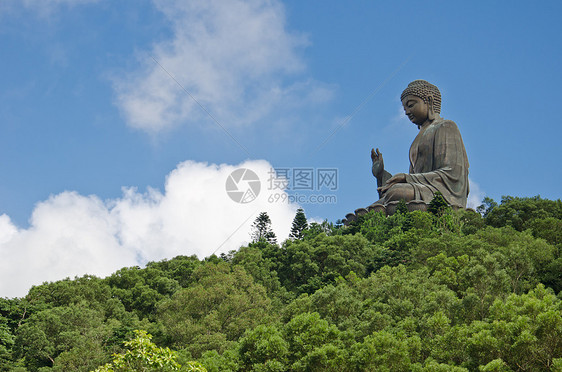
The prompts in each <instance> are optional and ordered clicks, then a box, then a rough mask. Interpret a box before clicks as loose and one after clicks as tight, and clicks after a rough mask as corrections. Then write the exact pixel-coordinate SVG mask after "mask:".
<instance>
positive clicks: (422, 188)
mask: <svg viewBox="0 0 562 372" xmlns="http://www.w3.org/2000/svg"><path fill="white" fill-rule="evenodd" d="M400 99H401V101H402V106H403V107H404V112H405V114H406V116H407V117H408V119H410V121H411V122H412V123H414V124H415V125H417V126H418V129H419V133H418V135H417V136H416V138H415V139H414V142H413V143H412V145H411V146H410V154H409V155H410V170H409V172H408V173H396V174H395V175H391V174H390V173H389V172H388V171H386V170H385V169H384V161H383V157H382V154H381V152H380V151H379V149H378V148H377V149H376V150H375V149H372V150H371V160H372V163H373V166H372V172H373V176H374V177H375V178H376V180H377V191H378V195H379V200H377V201H376V202H374V203H373V204H371V205H370V206H369V207H367V208H359V209H357V210H356V211H355V213H349V214H348V215H347V216H346V220H344V223H346V224H348V223H349V222H351V221H353V220H355V219H356V217H357V215H361V214H364V213H367V211H370V210H375V211H382V212H385V213H386V214H387V215H391V214H393V213H394V212H395V211H396V206H397V204H398V203H399V202H400V200H404V201H405V202H406V205H407V207H408V210H409V211H413V210H427V207H428V205H429V203H430V202H431V200H432V199H433V197H434V195H435V193H436V192H438V191H439V192H440V193H441V194H442V195H443V198H444V199H445V201H446V202H447V203H448V204H449V205H450V206H451V207H452V208H454V209H458V208H466V200H467V196H468V191H469V189H468V158H467V156H466V151H465V148H464V144H463V141H462V137H461V134H460V132H459V129H458V127H457V125H456V124H455V123H454V122H453V121H451V120H445V119H442V118H441V117H440V116H439V114H440V113H441V93H440V92H439V89H438V88H437V87H436V86H435V85H433V84H430V83H428V82H427V81H425V80H415V81H413V82H411V83H410V84H408V87H407V88H406V89H405V90H404V91H403V92H402V95H401V97H400Z"/></svg>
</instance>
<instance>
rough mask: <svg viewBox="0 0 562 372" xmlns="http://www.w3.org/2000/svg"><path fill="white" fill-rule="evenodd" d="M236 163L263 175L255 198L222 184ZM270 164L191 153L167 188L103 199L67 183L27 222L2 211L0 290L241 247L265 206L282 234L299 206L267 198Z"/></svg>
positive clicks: (16, 291) (7, 292) (2, 293)
mask: <svg viewBox="0 0 562 372" xmlns="http://www.w3.org/2000/svg"><path fill="white" fill-rule="evenodd" d="M238 168H248V169H251V170H253V171H254V172H255V173H256V174H257V175H258V176H259V178H260V181H261V185H262V187H261V192H260V194H259V195H258V197H257V198H256V199H255V200H254V201H252V202H250V203H246V204H239V203H236V202H234V201H233V200H231V199H230V198H229V196H228V195H227V193H226V191H225V182H226V179H227V177H228V176H229V174H230V173H231V172H233V171H234V170H235V169H238ZM271 168H272V167H271V165H270V164H269V163H268V162H266V161H247V162H244V163H242V164H240V165H226V164H222V165H215V164H205V163H196V162H192V161H186V162H183V163H181V164H179V165H178V166H177V167H176V169H174V170H173V171H172V172H171V173H170V174H168V176H167V179H166V183H165V189H164V191H163V192H160V191H159V190H155V189H149V190H148V191H146V192H144V193H140V192H139V191H138V190H136V189H135V188H124V189H123V195H122V197H120V198H117V199H112V200H106V201H103V200H101V199H100V198H98V197H97V196H94V195H90V196H84V195H80V194H78V193H76V192H72V191H66V192H63V193H60V194H58V195H54V196H52V197H50V198H49V199H48V200H46V201H43V202H40V203H39V204H38V205H37V206H36V208H35V210H34V211H33V214H32V216H31V219H30V227H29V228H27V229H20V228H18V227H17V226H15V225H14V224H13V223H12V222H11V220H10V218H9V217H8V216H7V215H1V216H0V256H1V257H2V260H1V261H0V297H16V296H24V295H25V294H26V293H27V291H28V290H29V288H30V287H31V286H32V285H38V284H41V283H42V282H44V281H55V280H60V279H63V278H65V277H74V276H82V275H85V274H91V275H97V276H106V275H109V274H111V273H112V272H114V271H116V270H118V269H120V268H122V267H125V266H134V265H142V264H144V263H146V262H147V261H157V260H162V259H164V258H172V257H175V256H177V255H193V254H195V255H197V256H198V257H200V258H203V257H206V256H208V255H210V254H212V253H216V254H219V253H221V252H227V251H229V250H232V249H238V248H239V247H240V246H241V245H244V244H245V243H247V242H248V241H249V240H250V235H249V233H250V231H251V224H252V223H253V222H254V220H255V218H256V217H257V215H258V214H259V213H260V212H263V211H266V212H267V213H268V215H269V216H270V218H271V220H272V225H273V229H274V231H275V233H276V234H277V236H278V238H279V240H280V241H282V240H284V239H285V238H286V237H287V236H288V234H289V230H290V226H291V222H292V219H293V218H294V215H295V212H296V209H297V207H298V206H296V205H292V204H288V203H281V202H278V203H270V202H268V196H269V195H270V194H268V193H270V192H271V191H269V190H267V187H266V186H267V179H268V172H269V171H270V170H271ZM279 191H280V190H275V192H279ZM281 192H282V190H281Z"/></svg>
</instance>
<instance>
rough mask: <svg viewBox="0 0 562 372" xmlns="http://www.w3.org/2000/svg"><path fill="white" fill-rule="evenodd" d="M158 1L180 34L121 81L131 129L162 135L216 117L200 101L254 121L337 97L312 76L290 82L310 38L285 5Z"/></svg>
mask: <svg viewBox="0 0 562 372" xmlns="http://www.w3.org/2000/svg"><path fill="white" fill-rule="evenodd" d="M154 4H155V6H156V8H157V9H158V10H159V11H161V12H162V13H163V14H164V16H165V17H166V19H167V20H168V21H169V23H170V25H171V29H172V34H173V36H172V38H171V39H170V40H164V41H161V42H157V43H155V44H154V46H153V48H152V50H150V51H145V52H141V53H140V55H141V57H140V64H141V67H139V68H138V69H137V70H136V71H133V72H131V73H129V74H126V76H125V77H124V78H122V77H119V78H116V79H115V80H114V89H115V92H116V104H117V106H118V107H119V108H120V110H121V112H122V113H123V116H124V118H125V120H126V121H127V123H128V124H129V125H130V126H132V127H135V128H138V129H141V130H145V131H148V132H158V131H161V130H164V129H168V128H171V127H174V126H176V125H179V124H185V123H187V124H193V123H197V122H200V121H201V120H200V119H202V118H204V119H208V116H207V113H205V111H204V110H203V109H202V108H201V107H200V106H199V104H201V106H203V107H204V108H205V110H207V111H208V112H210V113H211V114H212V115H213V117H215V118H216V119H218V121H219V122H221V124H223V125H225V126H229V125H244V124H252V123H255V122H257V121H258V120H260V119H263V118H264V117H266V116H267V115H270V114H272V113H273V112H275V110H281V109H282V110H284V111H285V112H290V111H291V108H295V107H304V106H305V105H310V104H314V103H318V102H324V101H326V100H328V99H330V97H331V94H332V92H331V88H329V87H327V86H326V85H323V84H321V83H318V82H315V81H313V80H311V79H304V80H301V81H297V80H293V81H292V82H290V83H286V82H285V81H284V79H285V78H287V77H290V76H295V74H296V73H299V72H302V71H303V70H304V67H305V66H304V63H303V61H302V60H301V58H300V57H299V55H298V53H297V51H298V50H299V49H301V48H302V47H304V46H305V45H306V39H305V38H304V37H303V36H301V35H296V34H292V33H290V32H288V31H287V29H286V26H285V11H284V8H283V5H282V4H281V3H280V2H278V1H266V0H205V1H180V0H176V1H170V0H165V1H164V0H154ZM180 85H181V86H180ZM182 88H184V89H185V90H184V89H182Z"/></svg>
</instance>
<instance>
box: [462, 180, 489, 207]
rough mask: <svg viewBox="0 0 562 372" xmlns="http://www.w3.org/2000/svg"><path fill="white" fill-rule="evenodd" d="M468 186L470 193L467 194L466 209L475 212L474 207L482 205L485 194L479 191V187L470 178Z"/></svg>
mask: <svg viewBox="0 0 562 372" xmlns="http://www.w3.org/2000/svg"><path fill="white" fill-rule="evenodd" d="M468 185H469V187H470V193H469V194H468V200H467V202H466V207H467V208H472V209H474V210H476V207H478V206H479V205H480V204H482V199H484V197H485V196H486V193H484V191H482V190H480V186H479V185H478V184H477V183H476V182H474V181H473V180H471V179H470V178H469V179H468Z"/></svg>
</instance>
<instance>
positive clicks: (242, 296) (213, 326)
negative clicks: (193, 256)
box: [158, 261, 271, 357]
mask: <svg viewBox="0 0 562 372" xmlns="http://www.w3.org/2000/svg"><path fill="white" fill-rule="evenodd" d="M193 276H194V279H195V282H194V283H193V285H191V286H190V287H188V288H185V289H182V290H179V291H177V292H176V293H175V294H174V295H173V296H172V297H171V298H170V299H169V300H165V301H163V302H162V303H161V304H160V305H159V309H158V320H159V322H160V323H161V325H162V331H163V334H164V336H165V339H166V340H167V342H168V344H169V345H170V346H172V347H174V348H176V349H178V350H179V349H184V348H186V349H188V350H189V352H190V353H191V354H192V355H193V356H194V357H199V356H200V355H201V354H202V353H203V352H205V351H207V350H217V351H219V352H223V351H224V350H227V349H228V348H229V347H230V346H231V345H232V344H233V343H234V342H236V341H237V340H238V339H239V338H240V336H242V335H243V334H244V331H245V330H246V329H249V328H253V327H255V326H257V325H258V324H263V323H267V322H268V321H269V319H271V314H270V310H271V300H270V299H269V298H268V297H267V295H266V291H265V288H264V287H263V286H261V285H259V284H256V283H254V280H253V279H252V277H251V276H250V275H248V274H247V273H246V271H245V270H244V269H243V268H242V267H241V266H238V265H235V266H232V267H231V266H230V265H229V264H227V263H224V262H223V261H219V262H218V263H217V264H213V263H208V264H206V265H203V266H200V267H198V268H197V269H196V270H195V271H194V273H193Z"/></svg>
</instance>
